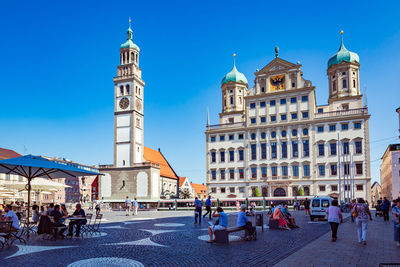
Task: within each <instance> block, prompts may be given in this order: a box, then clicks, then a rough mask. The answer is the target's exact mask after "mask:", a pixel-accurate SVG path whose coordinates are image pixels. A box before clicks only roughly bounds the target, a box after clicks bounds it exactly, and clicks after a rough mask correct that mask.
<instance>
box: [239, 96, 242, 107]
mask: <svg viewBox="0 0 400 267" xmlns="http://www.w3.org/2000/svg"><path fill="white" fill-rule="evenodd" d="M239 104H240V105H241V104H242V97H241V96H239Z"/></svg>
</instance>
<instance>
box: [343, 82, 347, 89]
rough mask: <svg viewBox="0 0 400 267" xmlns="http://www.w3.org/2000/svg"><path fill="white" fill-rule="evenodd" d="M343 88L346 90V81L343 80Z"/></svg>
mask: <svg viewBox="0 0 400 267" xmlns="http://www.w3.org/2000/svg"><path fill="white" fill-rule="evenodd" d="M342 82H343V88H347V80H343V81H342Z"/></svg>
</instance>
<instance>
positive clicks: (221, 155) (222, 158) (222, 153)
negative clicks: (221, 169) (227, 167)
mask: <svg viewBox="0 0 400 267" xmlns="http://www.w3.org/2000/svg"><path fill="white" fill-rule="evenodd" d="M219 156H220V162H225V151H220V152H219Z"/></svg>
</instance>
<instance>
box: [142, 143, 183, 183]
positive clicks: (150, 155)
mask: <svg viewBox="0 0 400 267" xmlns="http://www.w3.org/2000/svg"><path fill="white" fill-rule="evenodd" d="M144 158H145V159H146V161H148V162H151V163H155V164H158V165H160V176H163V177H168V178H172V179H178V176H177V175H176V174H175V172H174V171H173V170H172V168H171V166H170V165H169V164H168V161H167V160H166V159H165V158H164V156H163V154H162V153H161V152H160V151H157V150H154V149H151V148H148V147H146V146H145V147H144Z"/></svg>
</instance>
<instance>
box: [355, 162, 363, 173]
mask: <svg viewBox="0 0 400 267" xmlns="http://www.w3.org/2000/svg"><path fill="white" fill-rule="evenodd" d="M356 174H363V165H362V163H356Z"/></svg>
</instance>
